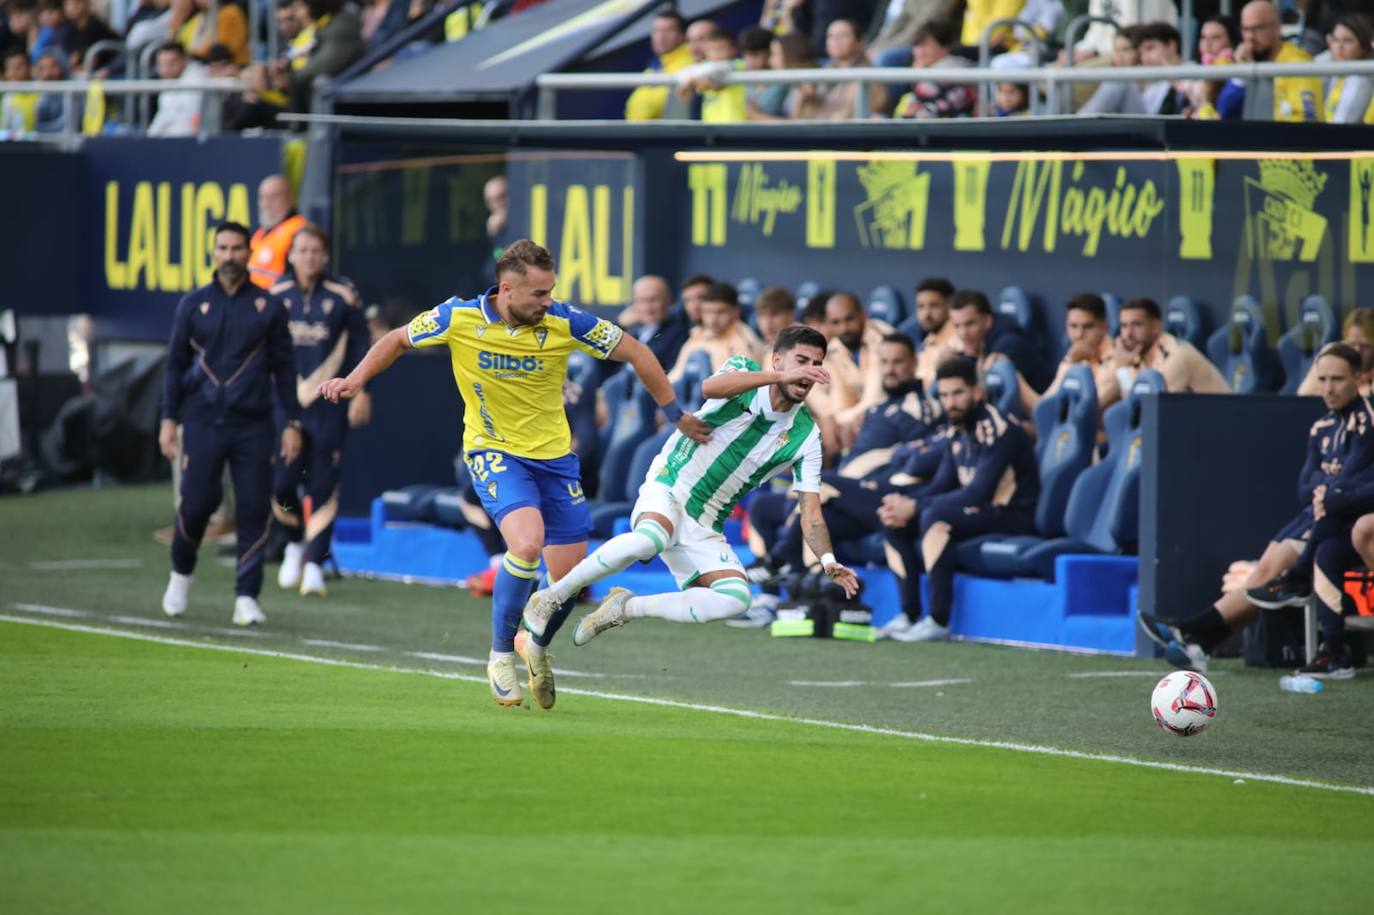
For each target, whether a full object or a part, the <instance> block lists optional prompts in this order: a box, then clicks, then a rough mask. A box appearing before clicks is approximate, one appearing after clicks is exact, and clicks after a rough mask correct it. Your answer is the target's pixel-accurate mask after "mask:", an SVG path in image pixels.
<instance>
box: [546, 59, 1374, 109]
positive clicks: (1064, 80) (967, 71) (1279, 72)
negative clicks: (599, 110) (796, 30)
mask: <svg viewBox="0 0 1374 915" xmlns="http://www.w3.org/2000/svg"><path fill="white" fill-rule="evenodd" d="M1356 75H1360V76H1374V60H1360V61H1349V62H1340V63H1316V62H1310V63H1292V64H1275V63H1238V64H1229V65H1227V66H1204V65H1202V64H1178V65H1177V66H1171V67H1102V68H1094V69H1091V70H1084V69H1074V68H1072V67H1015V68H1013V67H1008V68H1005V69H979V68H976V67H966V68H960V69H951V68H948V67H933V68H930V67H928V68H918V67H852V68H836V67H822V68H819V69H811V70H735V71H731V72H729V73H724V74H722V75H721V77H720V82H721V84H723V85H740V84H743V85H774V84H782V85H796V84H798V83H827V84H834V83H850V82H857V83H860V84H868V83H882V84H883V85H900V84H910V83H915V82H920V81H926V82H933V83H980V84H986V83H1022V84H1025V85H1034V84H1037V83H1044V84H1045V85H1046V86H1047V87H1048V91H1047V93H1046V95H1047V97H1048V98H1050V99H1053V98H1054V96H1055V92H1054V90H1055V88H1056V87H1058V86H1060V85H1068V84H1073V83H1108V82H1150V81H1156V80H1205V81H1217V80H1232V79H1238V80H1246V81H1248V80H1272V79H1276V78H1284V77H1301V76H1314V77H1328V76H1356ZM676 84H677V79H676V77H675V76H673V75H672V74H664V73H544V74H541V75H539V76H537V77H535V86H536V87H537V88H538V90H539V94H540V106H541V110H550V111H552V110H556V109H555V108H553V107H552V105H553V96H554V95H555V94H556V93H558V92H565V91H596V90H607V89H637V88H638V87H640V86H674V85H676ZM545 105H548V106H549V107H548V108H544V107H543V106H545ZM1048 113H1050V114H1058V113H1059V112H1058V111H1051V112H1048Z"/></svg>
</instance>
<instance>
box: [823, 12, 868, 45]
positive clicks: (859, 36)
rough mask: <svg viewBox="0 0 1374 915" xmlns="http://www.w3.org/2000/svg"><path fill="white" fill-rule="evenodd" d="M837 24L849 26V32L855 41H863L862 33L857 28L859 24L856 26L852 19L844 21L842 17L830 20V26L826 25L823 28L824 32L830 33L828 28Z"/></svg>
mask: <svg viewBox="0 0 1374 915" xmlns="http://www.w3.org/2000/svg"><path fill="white" fill-rule="evenodd" d="M837 22H843V23H844V24H845V25H847V26H849V30H850V31H851V32H853V33H854V37H855V39H857V40H858V41H863V40H864V33H863V31H862V30H861V29H860V28H859V24H858V23H857V22H855V21H854V20H853V19H846V18H844V17H843V16H841V17H839V18H838V19H831V20H830V25H827V26H826V27H825V30H826V31H827V32H829V31H830V26H831V25H834V24H835V23H837Z"/></svg>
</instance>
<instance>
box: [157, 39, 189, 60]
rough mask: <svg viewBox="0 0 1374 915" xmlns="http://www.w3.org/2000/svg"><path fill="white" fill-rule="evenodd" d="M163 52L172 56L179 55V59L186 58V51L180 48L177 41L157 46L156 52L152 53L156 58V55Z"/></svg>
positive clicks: (165, 42) (179, 43)
mask: <svg viewBox="0 0 1374 915" xmlns="http://www.w3.org/2000/svg"><path fill="white" fill-rule="evenodd" d="M163 51H171V52H172V53H173V54H177V55H180V56H181V57H185V56H186V49H185V48H183V47H182V46H181V42H179V41H164V42H163V43H162V44H160V45H158V46H157V50H156V51H154V52H153V56H154V57H157V55H159V54H161V53H162V52H163Z"/></svg>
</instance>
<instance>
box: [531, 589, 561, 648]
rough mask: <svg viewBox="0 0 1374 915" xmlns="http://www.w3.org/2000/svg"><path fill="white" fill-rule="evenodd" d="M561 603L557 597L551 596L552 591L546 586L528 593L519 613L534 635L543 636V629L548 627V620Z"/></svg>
mask: <svg viewBox="0 0 1374 915" xmlns="http://www.w3.org/2000/svg"><path fill="white" fill-rule="evenodd" d="M561 606H563V604H562V603H561V602H560V601H559V600H558V598H556V597H554V596H553V592H552V591H551V590H550V589H548V588H542V589H540V590H538V591H535V592H534V593H533V594H531V595H530V599H529V600H527V601H525V609H524V612H523V613H522V614H521V615H522V616H523V617H524V620H525V628H526V629H528V630H529V631H530V632H532V633H533V634H534V635H537V636H539V637H540V638H543V636H544V630H545V629H547V628H548V625H549V620H550V619H552V618H553V615H554V614H555V613H557V612H558V608H559V607H561Z"/></svg>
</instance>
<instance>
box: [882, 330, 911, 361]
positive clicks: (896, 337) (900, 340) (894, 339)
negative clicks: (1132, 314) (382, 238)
mask: <svg viewBox="0 0 1374 915" xmlns="http://www.w3.org/2000/svg"><path fill="white" fill-rule="evenodd" d="M883 342H884V343H895V344H897V345H898V346H905V347H906V348H907V349H909V350H910V351H911V354H912V355H913V356H914V355H916V344H915V343H912V342H911V338H910V337H908V336H907V335H906V334H898V333H891V334H884V335H883Z"/></svg>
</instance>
